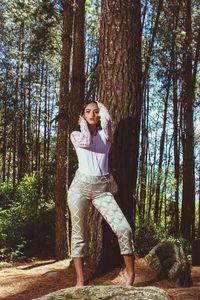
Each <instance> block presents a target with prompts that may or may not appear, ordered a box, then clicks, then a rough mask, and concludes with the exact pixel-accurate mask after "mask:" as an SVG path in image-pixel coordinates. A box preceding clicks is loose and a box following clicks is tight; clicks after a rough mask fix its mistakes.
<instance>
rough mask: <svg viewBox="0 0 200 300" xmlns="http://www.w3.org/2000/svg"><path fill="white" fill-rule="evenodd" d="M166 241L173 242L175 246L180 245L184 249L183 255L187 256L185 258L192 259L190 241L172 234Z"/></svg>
mask: <svg viewBox="0 0 200 300" xmlns="http://www.w3.org/2000/svg"><path fill="white" fill-rule="evenodd" d="M167 241H170V242H173V243H174V244H176V245H177V246H179V247H180V246H181V247H182V248H183V250H184V253H185V255H186V256H187V259H188V260H189V261H191V259H192V249H191V245H190V243H189V242H188V241H187V240H186V239H184V238H183V237H181V236H179V237H174V236H168V237H167Z"/></svg>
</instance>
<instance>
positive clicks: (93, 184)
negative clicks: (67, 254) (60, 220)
mask: <svg viewBox="0 0 200 300" xmlns="http://www.w3.org/2000/svg"><path fill="white" fill-rule="evenodd" d="M91 204H93V205H94V206H95V207H96V209H97V210H98V211H99V212H100V214H101V215H102V216H103V218H104V219H105V220H106V221H107V223H108V224H109V225H110V227H111V228H112V230H113V232H114V233H115V234H116V235H117V238H118V242H119V246H120V252H121V254H131V253H133V252H134V245H133V234H132V229H131V227H130V225H129V223H128V221H127V220H126V218H125V216H124V214H123V213H122V211H121V209H120V207H119V205H118V204H117V202H116V201H115V199H114V197H113V195H112V194H111V192H110V182H109V176H108V175H105V176H90V175H85V174H83V173H81V172H80V171H78V170H77V171H76V174H75V177H74V179H73V181H72V183H71V185H70V188H69V191H68V206H69V210H70V214H71V221H72V236H71V255H72V257H84V256H86V255H87V250H88V245H87V215H88V210H89V207H90V205H91Z"/></svg>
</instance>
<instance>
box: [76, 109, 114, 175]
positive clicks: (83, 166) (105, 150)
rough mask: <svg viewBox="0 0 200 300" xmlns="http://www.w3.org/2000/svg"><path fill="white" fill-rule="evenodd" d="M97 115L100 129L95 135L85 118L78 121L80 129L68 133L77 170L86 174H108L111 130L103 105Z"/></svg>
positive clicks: (109, 118) (107, 114)
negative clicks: (74, 151)
mask: <svg viewBox="0 0 200 300" xmlns="http://www.w3.org/2000/svg"><path fill="white" fill-rule="evenodd" d="M101 105H102V104H101ZM99 116H100V118H101V119H100V120H101V127H102V129H101V130H98V132H97V135H96V136H92V135H91V133H90V131H89V128H88V125H87V121H86V120H85V119H83V120H81V122H80V130H81V131H73V132H72V133H71V135H70V139H71V141H72V143H73V145H74V147H75V150H76V153H77V157H78V164H79V166H78V170H79V171H80V172H82V173H84V174H86V175H92V176H103V175H107V174H108V154H109V150H110V145H111V138H112V130H111V117H110V115H109V112H108V110H107V108H106V107H105V106H104V105H102V106H101V107H100V110H99Z"/></svg>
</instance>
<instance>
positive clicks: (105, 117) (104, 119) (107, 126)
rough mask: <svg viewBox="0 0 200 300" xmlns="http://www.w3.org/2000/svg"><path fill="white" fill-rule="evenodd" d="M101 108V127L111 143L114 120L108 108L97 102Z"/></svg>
mask: <svg viewBox="0 0 200 300" xmlns="http://www.w3.org/2000/svg"><path fill="white" fill-rule="evenodd" d="M97 105H98V107H99V116H100V120H101V127H102V130H103V131H104V133H105V136H106V139H107V140H108V141H110V140H111V139H112V127H111V125H112V119H111V116H110V114H109V112H108V110H107V108H106V107H105V106H104V105H103V104H102V103H100V102H98V101H97Z"/></svg>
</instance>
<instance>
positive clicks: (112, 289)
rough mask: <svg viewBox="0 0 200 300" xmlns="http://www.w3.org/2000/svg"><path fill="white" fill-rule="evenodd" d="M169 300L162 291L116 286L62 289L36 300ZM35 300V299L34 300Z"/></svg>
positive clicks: (152, 288)
mask: <svg viewBox="0 0 200 300" xmlns="http://www.w3.org/2000/svg"><path fill="white" fill-rule="evenodd" d="M67 299H72V300H73V299H74V300H75V299H76V300H100V299H101V300H103V299H115V300H124V299H127V300H131V299H133V300H150V299H151V300H154V299H155V300H170V299H173V298H171V297H170V296H169V295H168V294H167V293H166V292H165V291H164V290H161V289H159V288H156V287H151V286H149V287H143V288H139V287H131V286H130V287H125V286H116V285H107V286H103V285H102V286H101V285H99V286H84V287H72V288H67V289H62V290H59V291H56V292H53V293H51V294H48V295H46V296H43V297H40V298H37V300H67ZM35 300H36V299H35Z"/></svg>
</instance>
